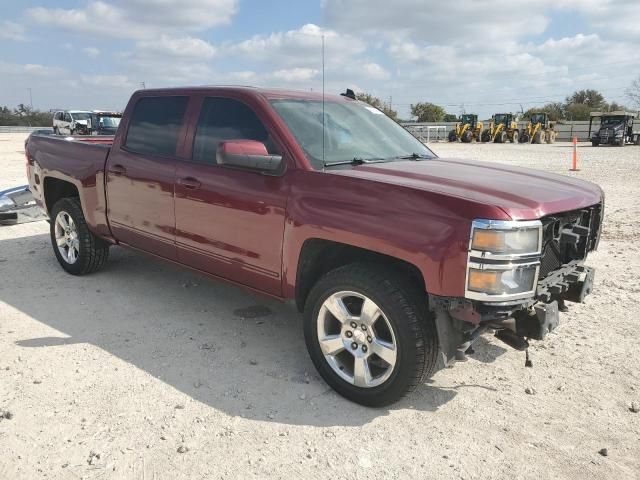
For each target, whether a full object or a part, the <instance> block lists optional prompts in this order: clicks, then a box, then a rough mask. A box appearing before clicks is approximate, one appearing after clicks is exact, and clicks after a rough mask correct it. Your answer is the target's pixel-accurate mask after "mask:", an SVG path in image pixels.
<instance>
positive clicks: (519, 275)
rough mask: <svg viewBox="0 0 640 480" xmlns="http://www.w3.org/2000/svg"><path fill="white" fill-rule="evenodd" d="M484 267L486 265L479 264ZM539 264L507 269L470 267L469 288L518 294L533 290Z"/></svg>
mask: <svg viewBox="0 0 640 480" xmlns="http://www.w3.org/2000/svg"><path fill="white" fill-rule="evenodd" d="M478 266H482V267H484V265H478ZM537 269H538V265H537V264H534V265H528V266H519V267H515V268H511V266H508V267H507V270H494V269H491V267H490V266H487V267H486V269H485V268H473V267H470V268H469V280H468V289H469V291H472V292H481V293H485V294H487V295H516V294H522V293H527V292H531V291H532V290H533V288H534V283H535V281H536V277H537V274H536V272H537Z"/></svg>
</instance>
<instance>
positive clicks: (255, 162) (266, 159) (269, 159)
mask: <svg viewBox="0 0 640 480" xmlns="http://www.w3.org/2000/svg"><path fill="white" fill-rule="evenodd" d="M216 160H217V162H218V164H219V165H229V166H232V167H239V168H246V169H250V170H256V171H260V172H275V171H277V170H278V169H279V168H280V165H281V164H282V156H281V155H269V152H267V147H266V146H265V145H264V143H262V142H257V141H255V140H227V141H226V142H220V144H219V145H218V151H217V152H216Z"/></svg>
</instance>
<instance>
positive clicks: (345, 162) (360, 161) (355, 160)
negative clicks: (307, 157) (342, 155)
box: [324, 157, 387, 168]
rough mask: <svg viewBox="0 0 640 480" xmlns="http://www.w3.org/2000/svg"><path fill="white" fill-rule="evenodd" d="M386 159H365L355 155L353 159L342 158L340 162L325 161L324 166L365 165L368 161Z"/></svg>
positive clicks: (376, 161)
mask: <svg viewBox="0 0 640 480" xmlns="http://www.w3.org/2000/svg"><path fill="white" fill-rule="evenodd" d="M386 161H387V160H385V159H384V158H368V159H364V158H360V157H353V158H352V159H351V160H340V161H338V162H325V163H324V166H325V168H326V167H335V166H336V165H364V164H368V163H382V162H386Z"/></svg>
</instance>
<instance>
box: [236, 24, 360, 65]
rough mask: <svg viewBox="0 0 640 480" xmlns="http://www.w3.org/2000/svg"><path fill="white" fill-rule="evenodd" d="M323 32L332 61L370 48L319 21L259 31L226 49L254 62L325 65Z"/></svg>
mask: <svg viewBox="0 0 640 480" xmlns="http://www.w3.org/2000/svg"><path fill="white" fill-rule="evenodd" d="M323 33H324V42H325V58H326V59H327V60H329V61H331V62H334V63H342V62H344V61H345V60H347V59H348V58H350V57H352V56H353V55H357V54H361V53H363V52H364V51H365V50H366V44H365V43H364V42H363V41H362V40H359V39H358V38H355V37H353V36H352V35H349V34H339V33H337V32H335V31H333V30H324V31H323V29H322V28H321V27H319V26H318V25H314V24H312V23H309V24H306V25H303V26H302V27H300V28H299V29H297V30H289V31H286V32H274V33H272V34H270V35H256V36H254V37H251V38H250V39H248V40H245V41H243V42H240V43H237V44H230V45H229V44H228V45H225V46H224V52H225V53H226V54H228V55H233V56H240V57H242V58H244V59H248V60H251V61H254V62H261V63H269V64H273V62H276V63H277V64H278V65H281V66H298V67H301V66H306V67H315V68H318V67H320V66H321V65H322V35H323Z"/></svg>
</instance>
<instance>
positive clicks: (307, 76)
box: [271, 68, 320, 83]
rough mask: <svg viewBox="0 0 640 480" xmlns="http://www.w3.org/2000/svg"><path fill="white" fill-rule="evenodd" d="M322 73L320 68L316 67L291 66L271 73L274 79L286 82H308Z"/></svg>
mask: <svg viewBox="0 0 640 480" xmlns="http://www.w3.org/2000/svg"><path fill="white" fill-rule="evenodd" d="M318 74H320V70H318V69H315V68H291V69H283V70H276V71H275V72H273V73H272V74H271V77H272V78H273V79H274V80H279V81H284V82H293V83H295V82H307V81H309V80H311V79H313V78H315V77H317V76H318Z"/></svg>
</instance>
